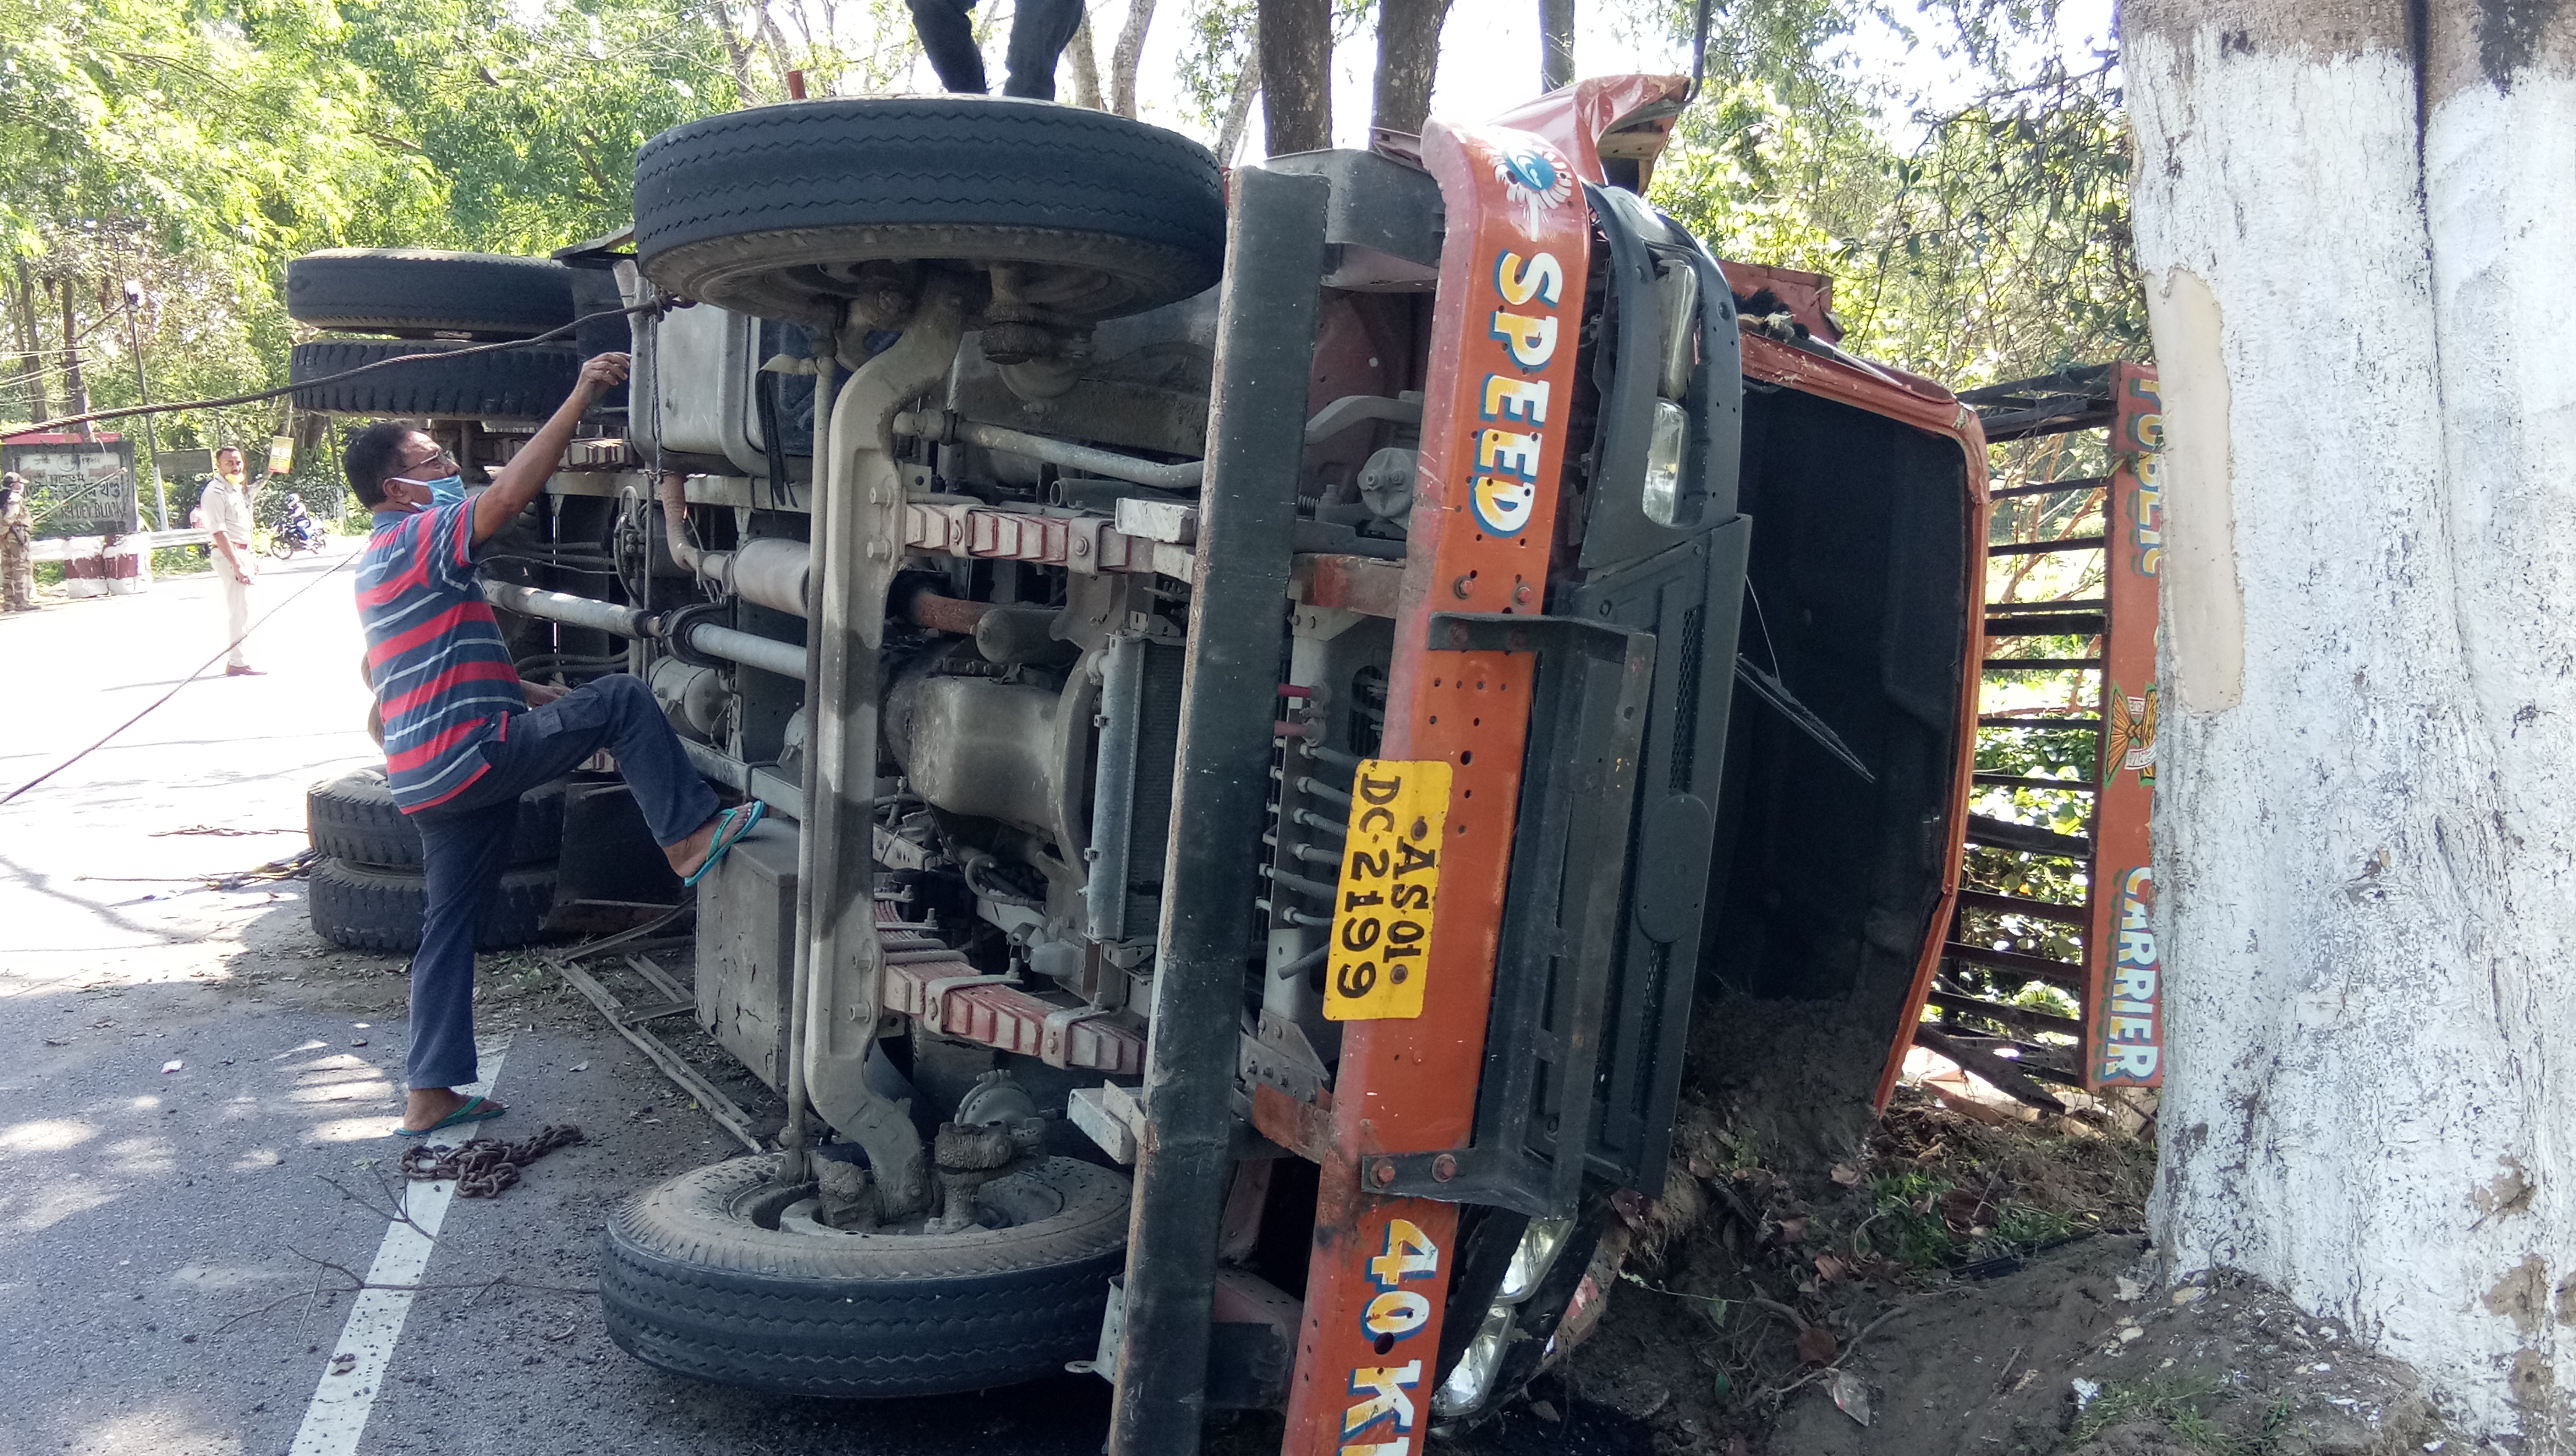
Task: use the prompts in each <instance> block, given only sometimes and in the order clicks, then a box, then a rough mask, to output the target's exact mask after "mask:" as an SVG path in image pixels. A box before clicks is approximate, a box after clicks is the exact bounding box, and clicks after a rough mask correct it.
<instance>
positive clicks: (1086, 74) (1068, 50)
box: [1064, 15, 1108, 111]
mask: <svg viewBox="0 0 2576 1456" xmlns="http://www.w3.org/2000/svg"><path fill="white" fill-rule="evenodd" d="M1064 51H1065V55H1064V58H1065V60H1067V61H1068V62H1070V63H1071V64H1072V69H1073V104H1074V105H1076V106H1088V107H1090V108H1091V109H1092V110H1094V111H1105V110H1107V109H1108V108H1106V107H1104V106H1102V105H1101V104H1100V57H1099V56H1098V55H1097V54H1096V53H1095V52H1094V51H1093V50H1092V48H1091V17H1090V16H1088V15H1086V16H1084V17H1083V18H1082V24H1080V25H1078V26H1076V27H1074V32H1073V43H1072V44H1071V45H1068V46H1066V47H1065V48H1064Z"/></svg>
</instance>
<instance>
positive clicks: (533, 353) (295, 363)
mask: <svg viewBox="0 0 2576 1456" xmlns="http://www.w3.org/2000/svg"><path fill="white" fill-rule="evenodd" d="M467 347H470V346H469V345H465V344H459V343H456V342H455V341H453V340H448V339H428V340H423V341H421V342H418V343H391V342H386V341H383V340H373V339H370V340H357V339H321V340H317V341H315V342H313V343H310V344H298V345H296V346H295V349H294V351H293V352H292V353H290V354H289V355H288V356H287V378H288V380H289V381H291V382H293V383H294V384H296V385H297V386H298V387H297V389H296V391H295V405H296V408H298V409H305V410H314V411H318V412H321V413H325V414H344V415H409V416H413V417H420V416H434V417H438V418H445V419H482V420H507V419H522V420H541V419H544V418H545V417H546V416H548V415H550V414H553V413H554V411H555V406H557V405H559V404H562V403H563V402H564V396H566V395H568V394H570V393H572V387H573V383H574V381H576V380H577V379H579V378H580V377H581V351H580V350H578V349H576V348H574V347H573V346H572V345H570V344H532V345H530V346H528V347H527V348H524V349H499V350H495V351H494V352H492V353H489V354H471V355H468V356H466V357H465V358H462V359H437V358H431V359H418V360H414V361H413V362H411V363H408V364H396V365H394V366H393V367H391V368H388V369H378V370H376V371H374V372H373V373H370V374H361V375H359V376H358V377H357V378H355V379H343V380H341V381H339V382H338V383H336V384H319V385H312V386H310V387H306V386H305V381H307V380H314V379H322V378H325V377H327V376H329V375H333V374H338V373H340V372H342V371H343V370H348V369H355V368H358V367H359V366H360V365H364V364H375V363H379V362H381V361H383V360H386V359H394V358H399V357H401V356H403V355H405V354H437V353H441V352H444V351H446V350H450V349H462V348H467Z"/></svg>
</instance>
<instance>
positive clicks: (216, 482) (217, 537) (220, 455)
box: [197, 445, 259, 677]
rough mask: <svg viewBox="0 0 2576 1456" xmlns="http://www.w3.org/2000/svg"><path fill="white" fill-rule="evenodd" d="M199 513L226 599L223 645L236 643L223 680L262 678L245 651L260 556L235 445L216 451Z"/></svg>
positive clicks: (246, 476) (226, 656) (227, 656)
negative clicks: (256, 562)
mask: <svg viewBox="0 0 2576 1456" xmlns="http://www.w3.org/2000/svg"><path fill="white" fill-rule="evenodd" d="M197 509H198V511H199V512H200V513H201V514H202V515H203V517H204V522H203V524H204V525H205V528H206V530H207V532H208V533H209V542H208V544H210V545H212V546H213V547H214V551H215V582H216V584H217V585H218V586H220V587H221V588H222V589H223V594H224V640H225V641H226V642H229V643H231V644H232V648H231V650H230V651H229V652H227V653H225V654H224V676H226V677H257V676H259V669H258V668H255V667H253V666H251V665H250V654H249V653H247V652H244V651H243V650H242V639H243V638H244V637H247V636H249V635H250V583H251V576H252V574H253V573H252V568H251V563H252V561H253V560H255V559H256V556H257V553H255V552H253V551H252V550H251V537H250V533H251V522H250V471H249V469H248V468H247V467H245V466H244V465H243V464H242V452H240V451H239V450H236V449H234V448H233V447H232V446H230V445H226V446H225V447H223V448H222V449H220V450H217V451H216V452H215V473H214V474H212V475H210V476H207V477H206V488H205V490H204V492H203V493H201V494H200V495H199V496H198V497H197Z"/></svg>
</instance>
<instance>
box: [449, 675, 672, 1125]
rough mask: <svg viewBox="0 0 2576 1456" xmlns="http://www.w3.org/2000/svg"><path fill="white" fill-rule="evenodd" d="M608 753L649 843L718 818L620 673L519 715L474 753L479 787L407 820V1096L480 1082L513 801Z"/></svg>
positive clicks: (647, 702) (643, 692)
mask: <svg viewBox="0 0 2576 1456" xmlns="http://www.w3.org/2000/svg"><path fill="white" fill-rule="evenodd" d="M603 748H605V749H607V750H608V751H609V752H610V753H612V754H614V755H616V758H617V770H618V772H619V773H620V774H623V775H624V776H625V778H626V786H627V787H628V788H629V789H631V790H633V791H634V794H635V802H636V805H637V806H638V807H639V808H641V809H642V810H643V811H644V822H645V823H646V824H647V825H649V826H651V828H652V830H653V840H654V842H655V843H657V844H660V845H663V846H666V847H667V846H670V845H674V844H677V843H679V842H680V841H681V840H683V839H686V838H688V837H689V836H690V835H691V834H693V833H695V832H696V831H697V828H698V826H699V825H701V824H704V823H706V822H707V820H708V819H709V818H710V817H712V816H713V815H714V814H715V812H716V796H715V794H714V792H713V791H712V790H710V789H709V788H708V787H707V785H706V781H705V780H703V779H701V778H699V777H698V771H697V769H696V768H695V767H693V766H691V764H690V763H689V755H688V752H687V750H685V749H683V748H682V747H681V746H680V737H679V735H678V734H676V733H674V732H672V731H671V725H670V724H669V722H667V721H665V720H664V718H663V717H662V709H661V706H660V705H659V704H657V703H655V702H654V701H653V690H652V689H651V688H648V687H646V686H644V683H643V680H642V679H640V678H636V677H632V676H629V675H628V674H626V673H622V672H620V673H611V674H610V675H608V676H606V677H603V678H600V679H599V680H598V681H596V682H592V683H587V684H584V685H583V686H582V687H580V688H578V689H576V690H575V691H573V692H571V693H567V694H566V695H564V696H563V697H561V698H558V699H556V700H555V701H554V702H551V703H548V704H546V705H545V706H544V707H542V708H531V709H529V710H528V711H527V712H524V713H520V714H516V715H514V716H513V717H512V718H511V719H510V731H509V733H508V734H507V735H505V736H504V737H503V738H501V739H499V740H497V741H488V742H485V743H484V744H482V745H481V746H480V747H479V748H478V749H477V750H476V751H478V752H480V753H481V754H482V755H483V758H484V761H485V762H486V763H487V764H489V765H490V767H489V768H487V769H486V770H485V771H484V773H483V776H482V777H481V778H479V779H476V780H475V781H474V782H473V783H472V784H471V785H469V786H468V787H467V788H466V790H465V792H464V793H461V794H459V795H457V796H456V797H455V798H453V799H450V800H448V801H447V802H446V803H444V804H441V805H439V806H437V807H436V808H434V809H425V810H422V811H421V812H420V813H417V814H414V815H413V816H412V817H411V822H412V824H413V825H414V826H415V827H416V828H418V829H419V830H420V848H421V878H422V880H423V881H424V883H425V886H426V888H427V890H428V899H429V905H428V910H427V913H426V914H424V915H423V916H422V919H421V928H420V949H419V950H418V951H417V952H415V953H414V954H413V955H412V958H411V1056H410V1058H409V1060H408V1062H407V1064H406V1066H405V1071H404V1080H405V1082H406V1083H407V1084H408V1085H410V1086H413V1087H458V1086H463V1085H464V1084H466V1083H468V1082H471V1081H473V1080H474V1079H475V1072H474V929H475V925H476V924H477V922H479V921H480V920H481V919H482V918H483V910H484V907H485V906H486V905H487V904H489V903H490V902H491V899H492V895H493V892H494V891H495V890H497V889H499V888H500V884H501V871H502V870H503V869H504V868H506V867H507V866H508V864H509V859H510V841H511V839H512V837H513V835H514V833H515V831H516V830H517V828H518V823H519V796H520V795H521V794H524V793H526V792H527V791H528V790H530V789H533V788H536V787H537V786H538V785H540V784H548V783H552V782H553V781H555V780H556V779H559V778H562V777H563V776H564V775H565V774H568V773H570V772H572V771H573V770H574V769H576V768H579V767H580V766H581V765H582V763H583V762H584V761H585V760H587V759H588V758H589V757H590V756H591V755H592V754H594V753H597V752H598V751H599V750H601V749H603Z"/></svg>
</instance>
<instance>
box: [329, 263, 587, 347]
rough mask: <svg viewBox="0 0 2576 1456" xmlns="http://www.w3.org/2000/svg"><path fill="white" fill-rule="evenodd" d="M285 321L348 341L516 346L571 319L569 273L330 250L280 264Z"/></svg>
mask: <svg viewBox="0 0 2576 1456" xmlns="http://www.w3.org/2000/svg"><path fill="white" fill-rule="evenodd" d="M286 316H287V317H288V318H291V319H293V320H295V321H296V322H297V323H300V324H308V325H311V326H312V327H314V328H317V329H334V330H338V331H340V332H343V333H353V334H391V335H393V336H394V337H396V338H426V337H428V336H429V335H432V334H467V335H470V336H472V337H475V338H478V339H524V338H528V337H530V336H532V335H536V334H542V333H546V332H548V331H550V330H553V329H559V328H562V327H563V326H564V325H566V324H568V323H571V322H572V320H573V311H572V270H571V269H570V268H567V267H565V266H564V265H563V264H561V263H558V262H556V261H555V260H554V259H552V258H514V257H510V256H507V255H505V254H501V253H441V252H434V251H432V250H430V249H427V248H330V249H326V250H324V251H322V252H319V253H307V254H305V255H304V256H303V257H301V258H296V259H292V260H290V261H289V262H288V263H287V265H286Z"/></svg>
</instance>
